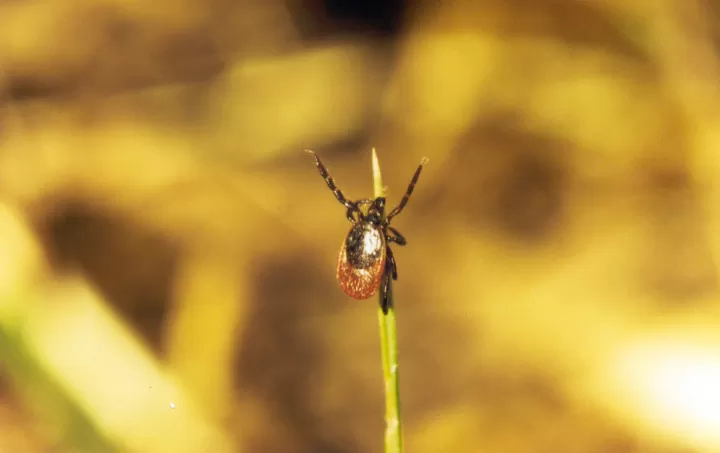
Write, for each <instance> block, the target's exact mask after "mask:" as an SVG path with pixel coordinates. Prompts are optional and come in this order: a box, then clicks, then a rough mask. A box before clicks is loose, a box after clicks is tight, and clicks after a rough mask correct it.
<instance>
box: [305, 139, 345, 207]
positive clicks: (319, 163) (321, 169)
mask: <svg viewBox="0 0 720 453" xmlns="http://www.w3.org/2000/svg"><path fill="white" fill-rule="evenodd" d="M305 152H307V153H310V154H312V156H313V157H314V158H315V165H316V166H317V168H318V171H319V172H320V176H322V177H323V179H324V180H325V183H326V184H327V185H328V187H329V188H330V190H332V193H333V195H335V198H337V199H338V201H339V202H340V203H342V204H344V205H345V207H346V208H348V209H351V208H354V209H357V205H356V204H355V203H353V202H352V201H349V200H347V199H345V195H343V193H342V191H341V190H340V189H338V188H337V186H336V185H335V181H334V180H333V179H332V177H330V174H329V173H328V171H327V168H325V165H323V163H322V161H321V160H320V158H319V157H318V156H317V154H315V152H314V151H311V150H309V149H306V150H305Z"/></svg>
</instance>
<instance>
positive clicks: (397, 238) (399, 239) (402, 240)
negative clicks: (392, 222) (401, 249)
mask: <svg viewBox="0 0 720 453" xmlns="http://www.w3.org/2000/svg"><path fill="white" fill-rule="evenodd" d="M387 229H388V230H390V232H391V233H392V234H393V235H394V236H390V235H387V240H388V242H394V243H396V244H397V245H405V244H407V241H406V240H405V238H404V237H403V235H402V234H400V232H399V231H398V230H396V229H395V228H393V227H391V226H389V227H387Z"/></svg>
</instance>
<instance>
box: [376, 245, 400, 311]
mask: <svg viewBox="0 0 720 453" xmlns="http://www.w3.org/2000/svg"><path fill="white" fill-rule="evenodd" d="M382 278H383V281H382V286H381V287H380V291H381V293H380V294H381V300H380V308H382V311H383V314H386V315H387V314H388V310H390V279H391V278H392V279H393V280H397V266H396V265H395V257H394V256H393V254H392V250H390V247H388V248H387V258H386V261H385V272H384V273H383V277H382Z"/></svg>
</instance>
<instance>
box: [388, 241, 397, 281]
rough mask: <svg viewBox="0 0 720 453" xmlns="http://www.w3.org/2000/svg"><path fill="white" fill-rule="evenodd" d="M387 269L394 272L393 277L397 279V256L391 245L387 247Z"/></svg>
mask: <svg viewBox="0 0 720 453" xmlns="http://www.w3.org/2000/svg"><path fill="white" fill-rule="evenodd" d="M386 259H387V268H388V269H387V270H389V271H390V272H392V279H393V280H397V265H396V264H395V256H393V252H392V250H390V247H388V248H387V258H386Z"/></svg>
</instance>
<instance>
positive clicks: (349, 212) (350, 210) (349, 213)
mask: <svg viewBox="0 0 720 453" xmlns="http://www.w3.org/2000/svg"><path fill="white" fill-rule="evenodd" d="M353 214H357V218H355V216H354V215H353ZM345 216H346V217H347V219H348V220H349V221H350V223H352V224H353V225H355V224H356V223H357V222H358V221H359V220H362V219H363V213H362V212H361V211H360V209H359V208H358V207H357V205H354V206H351V207H349V208H348V209H347V212H346V213H345Z"/></svg>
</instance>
